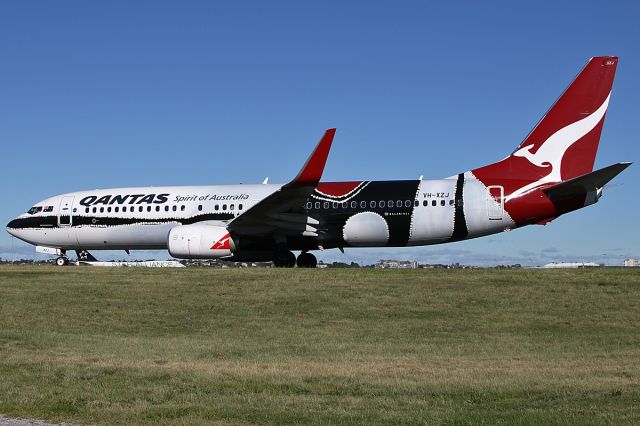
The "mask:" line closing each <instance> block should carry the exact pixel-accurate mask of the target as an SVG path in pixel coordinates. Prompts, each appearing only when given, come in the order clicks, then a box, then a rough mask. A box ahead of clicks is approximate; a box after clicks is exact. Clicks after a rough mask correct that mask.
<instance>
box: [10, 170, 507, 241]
mask: <svg viewBox="0 0 640 426" xmlns="http://www.w3.org/2000/svg"><path fill="white" fill-rule="evenodd" d="M280 188H281V185H277V184H265V185H214V186H169V187H140V188H114V189H100V190H93V191H81V192H72V193H67V194H62V195H58V196H55V197H51V198H47V199H45V200H43V201H41V202H39V203H37V204H36V206H34V208H35V210H36V211H35V212H32V213H24V214H22V215H20V216H19V217H18V218H17V219H18V220H20V219H22V220H27V221H30V223H31V225H33V226H24V227H21V228H12V229H8V230H9V232H10V233H11V234H13V235H15V236H16V237H18V238H20V239H22V240H24V241H27V242H29V243H32V244H35V245H40V246H47V247H56V248H60V249H63V250H69V249H76V250H114V249H127V250H128V249H166V248H167V235H168V234H169V231H170V230H171V229H172V228H173V227H175V226H177V225H181V224H190V223H201V222H202V223H207V224H212V225H218V226H226V224H227V223H228V222H229V221H231V220H233V219H234V218H235V217H237V216H239V215H241V214H243V213H244V212H246V211H247V210H248V209H249V208H251V207H252V206H253V205H255V204H256V203H258V202H259V201H260V200H262V199H264V198H265V197H267V196H269V195H270V194H272V193H273V192H275V191H277V190H279V189H280ZM417 188H418V190H417V192H416V194H415V197H414V198H413V199H407V200H397V199H395V198H394V197H387V198H389V200H386V199H384V197H382V196H380V197H378V196H375V197H371V198H372V199H371V200H360V201H359V202H358V204H357V205H355V207H354V206H352V205H351V204H349V203H348V202H347V203H345V204H344V205H343V204H338V205H337V207H336V206H335V203H316V202H314V199H313V197H312V198H310V199H309V203H307V205H308V206H310V207H311V209H310V211H309V212H308V213H309V216H316V217H319V218H320V219H322V218H323V217H330V216H331V215H333V214H338V213H339V214H345V213H346V214H347V215H349V214H353V215H354V216H355V215H357V214H360V213H364V212H374V213H375V214H376V215H378V216H380V217H391V216H392V215H394V214H400V213H396V212H395V209H396V205H397V204H398V203H406V205H407V206H408V205H409V204H410V205H411V209H410V213H403V214H411V220H410V229H409V238H408V240H407V241H406V245H414V246H415V245H427V244H438V243H443V242H447V241H451V240H452V237H454V231H455V220H456V203H457V202H456V200H455V193H456V179H455V178H450V179H440V180H422V181H418V185H417ZM462 198H463V200H464V201H463V203H462V202H461V204H463V211H464V221H465V227H466V230H467V232H466V234H465V236H464V238H473V237H478V236H482V235H487V234H491V233H495V232H501V231H503V230H505V229H509V228H511V227H513V226H514V225H515V224H514V222H513V221H512V220H511V219H510V217H509V216H508V214H507V213H506V212H505V211H504V209H503V206H502V205H501V203H498V202H496V200H495V198H494V197H492V196H490V194H489V193H488V191H487V188H486V187H485V186H484V185H483V184H482V183H481V182H479V181H477V180H475V179H473V178H472V177H471V176H468V175H466V176H465V180H464V188H463V197H462ZM458 202H460V201H458ZM311 203H313V204H311ZM314 205H316V206H315V207H317V206H319V209H315V210H314V209H313V207H314ZM390 206H391V207H390ZM403 206H404V204H403ZM32 210H33V209H32ZM45 218H46V220H45ZM39 220H41V221H40V222H38V221H39ZM354 229H355V230H356V232H362V233H365V234H366V233H367V232H370V231H369V229H368V228H367V227H364V228H358V227H355V228H354ZM356 237H357V236H356ZM373 238H376V235H373ZM352 240H354V238H353V236H352ZM355 241H359V240H358V239H357V238H356V239H355ZM360 241H365V242H366V241H368V240H367V239H366V238H365V239H364V240H360ZM382 242H383V243H384V241H382ZM347 245H349V244H347ZM352 245H355V246H363V244H352ZM366 245H374V246H375V245H384V244H377V243H376V242H375V241H374V242H373V243H371V244H366V243H365V244H364V246H366Z"/></svg>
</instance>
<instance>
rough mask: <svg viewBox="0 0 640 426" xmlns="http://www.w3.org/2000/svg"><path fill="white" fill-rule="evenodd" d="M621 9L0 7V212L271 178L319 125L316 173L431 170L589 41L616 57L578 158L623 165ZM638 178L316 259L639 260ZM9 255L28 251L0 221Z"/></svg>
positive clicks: (561, 81) (633, 105) (542, 5)
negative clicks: (465, 237)
mask: <svg viewBox="0 0 640 426" xmlns="http://www.w3.org/2000/svg"><path fill="white" fill-rule="evenodd" d="M638 16H640V6H638V5H637V3H636V2H632V1H629V2H616V1H608V2H602V1H599V2H590V1H576V2H540V1H538V2H526V3H523V2H506V1H505V2H443V3H442V4H440V3H435V2H422V1H420V2H398V1H393V2H392V1H389V2H370V1H367V2H355V1H354V2H343V1H340V2H332V1H324V2H314V3H309V2H277V1H276V2H224V3H223V2H195V1H191V2H177V1H175V2H161V1H154V2H150V1H140V2H135V3H134V2H118V1H112V2H101V3H98V2H81V1H77V2H72V1H61V2H47V1H41V2H38V1H34V2H2V3H1V4H0V55H1V58H2V62H1V66H0V77H1V79H0V143H1V144H2V152H3V155H2V167H1V168H0V179H1V182H2V185H1V187H0V191H1V192H0V196H1V200H2V201H1V203H0V220H1V221H3V223H7V222H8V221H9V220H10V219H11V218H13V217H14V216H16V215H18V214H19V213H20V212H22V211H25V210H26V209H28V208H29V207H30V206H31V205H32V204H33V203H35V202H36V201H38V200H40V199H43V198H45V197H47V196H51V195H54V194H59V193H64V192H70V191H76V190H82V189H91V188H103V187H118V186H137V185H166V184H172V185H174V184H175V185H179V184H210V183H239V182H244V183H248V182H260V181H262V180H263V179H264V177H265V176H269V178H270V181H271V182H285V181H287V180H289V179H290V178H291V177H292V176H294V175H295V173H296V172H297V171H298V169H299V168H300V166H301V165H302V164H303V163H304V161H305V159H306V157H307V155H308V153H309V152H310V150H311V149H312V148H313V146H314V144H315V143H316V142H317V140H318V139H319V138H320V136H321V135H322V132H323V131H324V130H325V129H326V128H329V127H337V128H338V133H337V135H336V139H335V142H334V148H333V151H332V153H331V155H330V157H329V162H328V164H327V168H326V170H325V180H351V179H404V178H417V177H418V176H420V175H424V176H425V177H426V178H440V177H446V176H450V175H453V174H455V173H458V172H460V171H464V170H468V169H471V168H473V167H476V166H480V165H484V164H487V163H490V162H493V161H495V160H498V159H501V158H503V157H504V156H505V155H506V154H508V153H509V152H511V151H512V150H513V149H514V148H515V146H516V145H517V144H518V143H519V142H520V141H521V140H522V139H523V138H524V136H526V134H527V133H528V132H529V130H530V129H531V128H532V126H533V125H534V124H535V123H536V122H537V120H538V119H539V118H540V117H541V115H542V114H543V113H544V112H545V111H546V110H547V108H548V107H549V106H550V105H551V104H552V103H553V101H554V100H555V99H556V98H557V97H558V96H559V95H560V93H561V92H562V90H564V88H565V87H566V86H567V85H568V84H569V83H570V82H571V80H572V79H573V77H574V76H575V75H576V74H577V72H578V71H579V70H580V69H581V67H582V66H583V65H584V64H585V63H586V61H587V59H588V58H589V57H591V56H595V55H619V56H620V57H621V60H620V64H619V67H618V73H617V76H616V82H615V85H614V93H613V95H612V100H611V104H610V107H609V112H608V115H607V120H606V122H605V127H604V131H603V135H602V139H601V143H600V149H599V154H598V158H597V160H596V167H602V166H606V165H609V164H612V163H615V162H618V161H635V160H638V159H639V158H640V156H639V155H638V154H639V153H640V149H639V148H638V147H639V144H640V127H639V123H640V120H639V119H638V117H640V114H639V112H640V109H639V107H638V100H639V99H640V83H639V80H640V77H638V76H640V58H639V56H638V55H639V54H640V50H639V49H638V42H640V27H639V26H638V24H637V17H638ZM639 176H640V172H639V171H638V165H633V166H632V167H631V168H629V169H627V171H625V172H624V173H623V174H622V175H621V176H619V177H618V178H617V179H616V180H615V182H614V183H615V185H614V186H613V187H612V188H610V189H609V188H608V189H606V190H605V196H604V197H603V198H602V200H601V202H600V203H598V204H597V205H596V206H592V207H589V208H587V209H583V210H581V211H579V212H576V213H573V214H570V215H567V216H565V217H561V218H559V219H558V220H556V221H555V222H553V223H552V224H550V225H548V226H545V227H542V226H539V227H538V226H536V227H529V228H526V229H522V230H517V231H514V232H510V233H507V234H504V235H496V236H490V237H485V238H483V239H478V240H473V241H466V242H460V243H455V244H450V245H445V246H433V247H422V248H411V249H402V250H395V249H394V250H388V249H374V250H348V251H347V256H343V255H341V254H340V253H339V252H336V253H333V252H328V253H325V254H322V255H321V256H320V258H321V259H325V260H346V261H351V260H358V261H363V262H369V261H373V260H375V259H378V258H381V257H394V258H402V259H414V258H416V259H418V260H419V261H422V262H461V263H468V264H492V263H501V262H509V263H513V262H522V263H526V264H539V263H544V262H546V261H549V260H555V259H558V260H560V259H571V260H573V259H579V260H596V261H605V262H607V263H610V264H620V263H621V261H622V259H624V258H625V257H631V256H636V257H639V256H640V243H639V242H640V230H639V227H638V226H637V223H638V222H637V212H638V211H639V210H640V201H639V200H638V197H637V196H636V193H637V187H635V186H634V185H637V183H638V177H639ZM12 244H14V245H13V247H14V248H13V249H12V248H11V247H12ZM12 250H13V252H14V253H15V255H16V257H27V256H29V257H32V258H33V257H35V255H34V254H33V249H32V248H31V247H28V246H27V245H25V244H22V243H20V242H18V241H15V242H12V240H11V237H10V236H9V235H8V234H6V233H3V236H2V237H1V238H0V257H3V258H7V257H10V256H11V252H12ZM96 254H98V255H99V256H98V257H103V258H104V257H105V255H104V254H100V253H96ZM151 255H153V256H160V257H163V256H165V255H164V254H163V253H156V254H149V253H140V254H139V256H142V257H147V256H151ZM114 256H115V257H122V256H121V254H120V253H115V254H108V256H107V257H114ZM36 258H37V257H36Z"/></svg>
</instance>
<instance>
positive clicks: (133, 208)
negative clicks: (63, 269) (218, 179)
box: [84, 204, 242, 213]
mask: <svg viewBox="0 0 640 426" xmlns="http://www.w3.org/2000/svg"><path fill="white" fill-rule="evenodd" d="M136 207H137V208H138V209H137V211H138V212H143V211H147V212H151V211H154V210H155V211H156V212H160V211H161V210H162V208H161V206H155V209H154V208H153V206H146V207H145V206H122V207H120V206H115V207H111V206H108V207H86V208H85V209H84V212H85V213H98V212H100V213H105V212H107V213H111V212H112V211H113V212H114V213H119V212H120V211H122V212H123V213H127V212H130V213H133V212H135V211H136ZM235 208H236V205H235V204H229V205H227V204H222V205H220V204H216V205H215V206H214V210H215V211H220V210H222V211H227V210H229V211H232V210H235ZM178 209H179V210H180V211H181V212H183V211H185V209H186V207H185V205H184V204H183V205H181V206H180V207H178V206H176V205H173V206H164V211H165V212H168V211H174V212H177V211H178ZM238 210H242V204H238ZM198 211H199V212H201V211H202V204H200V205H198Z"/></svg>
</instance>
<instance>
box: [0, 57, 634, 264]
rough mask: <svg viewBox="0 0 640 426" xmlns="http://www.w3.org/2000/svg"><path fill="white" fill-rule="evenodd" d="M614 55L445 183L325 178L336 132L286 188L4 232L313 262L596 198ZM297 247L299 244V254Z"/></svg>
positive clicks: (70, 207) (479, 231) (77, 202)
mask: <svg viewBox="0 0 640 426" xmlns="http://www.w3.org/2000/svg"><path fill="white" fill-rule="evenodd" d="M617 64H618V58H617V57H615V56H601V57H594V58H591V59H590V60H589V62H588V63H587V65H586V66H585V67H584V69H583V70H582V71H581V72H580V74H579V75H578V76H577V77H576V79H575V80H574V81H573V83H571V85H570V86H569V87H568V88H567V89H566V91H565V92H564V93H563V94H562V96H560V98H559V99H558V100H557V101H556V103H555V104H554V105H553V106H552V107H551V109H550V110H549V111H548V112H547V113H546V114H545V116H544V117H543V118H542V119H541V120H540V121H539V122H538V124H537V125H536V126H535V128H534V129H533V130H532V131H531V133H529V135H528V136H527V137H526V138H525V140H524V141H523V142H522V143H521V144H520V146H518V147H517V148H516V149H515V151H513V152H512V153H511V154H510V155H508V156H507V157H506V158H504V159H503V160H500V161H498V162H496V163H493V164H490V165H488V166H483V167H479V168H477V169H473V170H470V171H467V172H462V173H459V174H457V175H454V176H451V177H449V178H446V179H436V180H422V179H419V180H398V181H354V182H320V180H321V177H322V172H323V170H324V166H325V163H326V161H327V157H328V155H329V149H330V147H331V143H332V141H333V137H334V134H335V129H329V130H327V131H326V133H325V134H324V136H323V137H322V139H321V140H320V142H319V143H318V145H317V146H316V148H315V150H314V151H313V153H312V154H311V156H310V157H309V159H308V160H307V162H306V164H305V165H304V166H303V167H302V169H301V170H300V172H299V173H298V175H297V176H296V177H295V178H294V179H293V180H292V181H291V182H289V183H287V184H284V185H273V184H267V183H266V182H265V183H264V184H262V185H212V186H170V187H144V188H117V189H100V190H93V191H82V192H72V193H68V194H62V195H58V196H55V197H51V198H47V199H46V200H43V201H40V202H38V203H36V204H35V205H34V206H33V207H31V208H30V209H29V210H28V211H27V212H26V213H24V214H22V215H20V216H18V217H17V218H16V219H14V220H12V221H11V222H9V224H7V231H8V232H9V233H10V234H11V235H14V236H16V237H17V238H20V239H22V240H24V241H26V242H28V243H31V244H34V245H36V246H37V247H36V249H37V250H38V251H40V252H44V253H51V254H55V255H58V256H59V257H58V258H57V263H58V264H59V265H64V264H66V263H67V262H68V257H67V255H66V253H67V252H68V251H69V250H75V251H76V253H77V254H78V257H79V259H81V260H95V258H94V257H93V256H92V255H91V254H90V253H89V252H88V250H114V249H118V250H126V251H129V250H133V249H168V251H169V253H170V254H171V256H173V257H176V258H183V259H185V258H186V259H193V258H198V259H213V258H221V259H226V260H231V261H273V262H274V264H275V265H276V266H278V267H293V266H295V265H297V266H298V267H315V266H316V257H315V256H314V255H313V254H312V253H311V251H313V250H325V249H331V248H338V249H340V250H344V248H345V247H374V246H375V247H380V246H386V247H402V246H419V245H428V244H442V243H447V242H451V241H459V240H465V239H469V238H475V237H480V236H484V235H489V234H495V233H498V232H503V231H509V230H512V229H515V228H519V227H522V226H525V225H532V224H545V223H547V222H550V221H552V220H554V219H555V218H557V217H558V216H560V215H562V214H565V213H568V212H570V211H573V210H577V209H580V208H582V207H585V206H588V205H591V204H594V203H596V202H597V201H598V199H599V198H600V197H601V195H602V189H603V187H604V185H605V184H606V183H607V182H609V181H610V180H611V179H613V178H614V177H615V176H616V175H618V174H619V173H620V172H622V170H624V169H625V168H626V167H628V166H629V165H630V163H617V164H614V165H611V166H608V167H605V168H603V169H600V170H596V171H593V164H594V162H595V157H596V151H597V149H598V142H599V140H600V133H601V132H602V126H603V123H604V118H605V114H606V112H607V106H608V105H609V99H610V96H611V88H612V85H613V78H614V74H615V72H616V67H617ZM292 250H295V251H300V252H301V254H300V255H298V257H297V258H296V256H295V255H294V254H293V252H292Z"/></svg>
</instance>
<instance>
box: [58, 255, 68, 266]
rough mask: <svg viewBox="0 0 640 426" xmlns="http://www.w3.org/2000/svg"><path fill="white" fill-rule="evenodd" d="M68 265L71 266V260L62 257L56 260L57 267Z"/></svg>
mask: <svg viewBox="0 0 640 426" xmlns="http://www.w3.org/2000/svg"><path fill="white" fill-rule="evenodd" d="M68 264H69V259H67V258H66V257H62V256H60V257H59V258H57V259H56V265H58V266H65V265H68Z"/></svg>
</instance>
